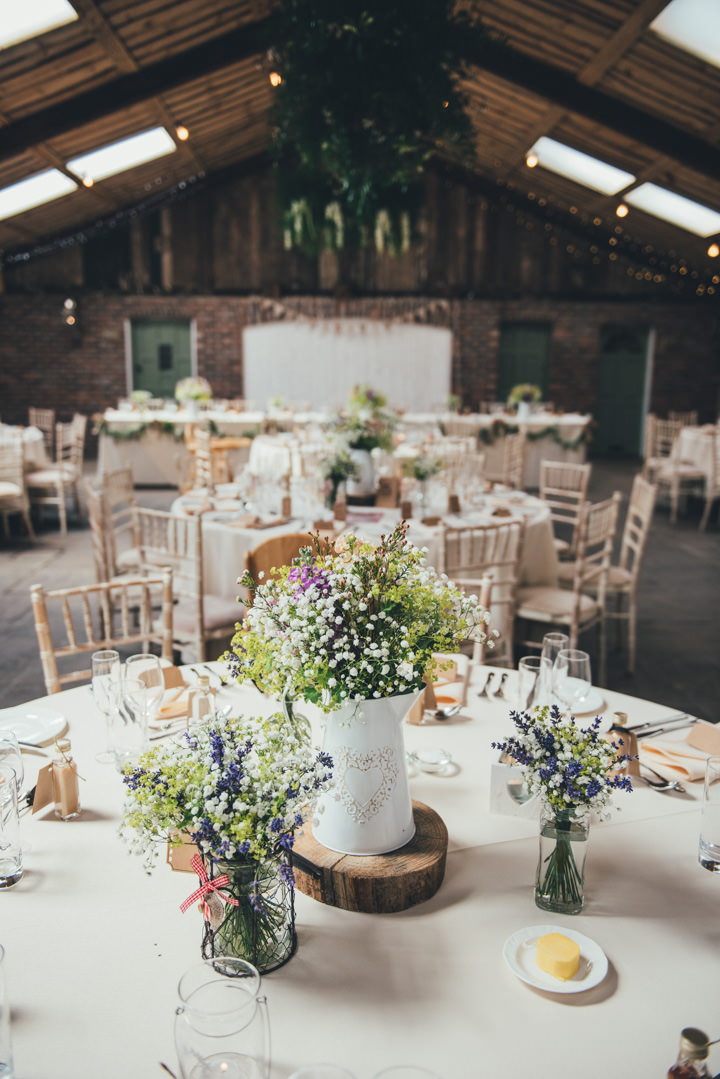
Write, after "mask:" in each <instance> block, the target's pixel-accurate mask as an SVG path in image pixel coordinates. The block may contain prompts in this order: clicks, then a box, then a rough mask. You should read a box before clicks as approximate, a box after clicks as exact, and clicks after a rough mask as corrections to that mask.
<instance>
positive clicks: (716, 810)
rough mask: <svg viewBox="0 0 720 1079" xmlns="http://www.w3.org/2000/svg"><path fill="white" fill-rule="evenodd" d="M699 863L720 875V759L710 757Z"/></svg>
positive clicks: (707, 765) (704, 797)
mask: <svg viewBox="0 0 720 1079" xmlns="http://www.w3.org/2000/svg"><path fill="white" fill-rule="evenodd" d="M698 861H699V862H700V865H701V866H702V867H703V869H709V870H710V872H711V873H720V757H708V759H707V763H706V765H705V787H704V788H703V804H702V818H701V820H700V846H699V850H698Z"/></svg>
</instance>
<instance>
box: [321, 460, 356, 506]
mask: <svg viewBox="0 0 720 1079" xmlns="http://www.w3.org/2000/svg"><path fill="white" fill-rule="evenodd" d="M358 475H359V470H358V466H357V464H356V463H355V461H353V459H352V457H351V456H350V454H349V453H348V452H347V450H340V451H339V452H338V453H336V454H335V456H334V457H329V458H328V459H327V460H325V461H324V462H323V478H324V479H325V480H327V481H328V483H327V492H326V495H325V505H326V506H328V507H329V508H330V509H332V507H333V506H334V505H335V502H336V500H337V496H338V489H339V488H340V485H341V484H343V483H345V482H346V481H347V480H349V479H354V478H357V476H358Z"/></svg>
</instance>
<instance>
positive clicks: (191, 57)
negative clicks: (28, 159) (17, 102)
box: [0, 17, 273, 160]
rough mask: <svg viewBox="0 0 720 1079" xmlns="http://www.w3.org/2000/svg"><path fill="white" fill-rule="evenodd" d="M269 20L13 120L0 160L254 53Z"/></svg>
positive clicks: (263, 44) (1, 134)
mask: <svg viewBox="0 0 720 1079" xmlns="http://www.w3.org/2000/svg"><path fill="white" fill-rule="evenodd" d="M272 23H273V20H272V18H271V17H269V18H266V19H260V20H258V21H257V22H254V23H249V24H247V25H246V26H241V27H238V29H236V30H233V31H231V32H229V33H225V34H223V35H222V36H221V37H218V38H214V39H213V40H211V41H206V42H203V44H202V45H197V46H196V47H195V48H193V49H188V50H187V51H186V52H183V53H180V54H178V55H176V56H171V57H169V58H168V59H166V60H161V61H159V62H158V63H156V64H152V65H150V66H149V67H145V68H141V69H140V70H139V71H134V72H129V73H127V74H125V75H120V76H119V77H118V78H117V79H113V81H112V82H108V83H104V84H103V85H101V86H97V87H95V88H93V89H92V90H88V91H87V92H85V93H82V94H77V95H76V96H75V97H72V98H69V99H68V100H67V101H61V102H60V103H59V104H57V105H51V106H49V108H46V109H42V110H41V111H39V112H36V113H33V114H31V115H30V116H25V117H22V118H21V119H19V120H14V121H13V122H12V123H10V124H8V125H7V126H6V127H4V128H2V129H0V159H3V160H4V159H7V158H9V157H14V156H15V155H17V154H20V153H23V152H24V151H25V150H28V149H30V148H31V147H32V146H36V145H37V144H38V143H40V142H45V141H46V140H47V139H49V138H52V137H53V136H56V135H62V134H66V133H67V132H69V131H73V130H74V129H75V128H78V127H82V126H83V125H84V124H88V123H92V122H93V121H95V120H100V119H102V117H103V116H107V115H108V114H110V113H113V112H119V111H120V110H122V109H127V108H128V107H129V106H131V105H137V104H140V103H141V102H146V101H149V100H151V99H152V98H156V97H158V96H159V95H161V94H163V93H165V92H166V91H168V90H172V89H174V88H175V87H177V86H182V85H183V84H185V83H189V82H192V81H193V80H194V79H200V78H203V77H206V76H207V75H211V74H212V73H213V72H215V71H217V70H218V69H220V68H224V67H228V66H230V65H232V64H237V63H239V62H240V61H242V60H246V59H247V58H248V57H250V56H255V55H257V54H258V53H260V52H263V51H264V50H265V49H266V48H267V44H268V41H269V40H270V38H269V33H270V28H271V26H272Z"/></svg>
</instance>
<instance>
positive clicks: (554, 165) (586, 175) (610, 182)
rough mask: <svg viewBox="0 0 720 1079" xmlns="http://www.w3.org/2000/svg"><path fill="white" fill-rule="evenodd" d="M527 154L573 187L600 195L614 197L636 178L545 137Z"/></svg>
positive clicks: (629, 173)
mask: <svg viewBox="0 0 720 1079" xmlns="http://www.w3.org/2000/svg"><path fill="white" fill-rule="evenodd" d="M530 155H533V156H534V157H536V158H537V164H538V165H541V166H542V168H544V169H548V170H549V171H550V172H555V173H557V174H558V175H559V176H566V177H567V178H568V179H569V180H574V181H575V183H576V184H582V186H583V187H589V188H590V189H591V190H592V191H599V192H601V194H603V195H616V194H617V193H618V191H622V189H623V188H624V187H627V186H628V184H631V183H632V182H633V181H634V179H635V177H634V176H633V174H632V173H631V172H624V171H623V170H622V169H616V168H615V166H614V165H608V164H607V162H605V161H599V160H598V158H596V157H589V155H588V154H583V153H581V151H580V150H573V149H572V147H571V146H565V145H564V144H563V143H562V142H556V141H555V139H550V138H548V137H547V135H542V136H541V137H540V138H539V139H538V140H537V142H536V143H535V145H534V146H533V147H532V148H531V149H530V150H528V154H527V156H528V157H529V156H530Z"/></svg>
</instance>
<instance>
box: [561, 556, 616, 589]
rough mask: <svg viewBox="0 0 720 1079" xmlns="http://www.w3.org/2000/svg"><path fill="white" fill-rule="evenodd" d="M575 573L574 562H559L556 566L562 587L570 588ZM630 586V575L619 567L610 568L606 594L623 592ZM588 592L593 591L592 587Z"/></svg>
mask: <svg viewBox="0 0 720 1079" xmlns="http://www.w3.org/2000/svg"><path fill="white" fill-rule="evenodd" d="M574 573H575V563H574V562H561V563H560V564H559V566H558V580H559V581H560V582H561V584H562V585H563V587H572V582H573V577H574ZM631 584H632V574H631V573H630V571H629V570H626V569H621V568H620V566H610V569H609V570H608V577H607V589H606V591H607V592H625V591H627V589H628V588H629V587H630V585H631ZM588 591H591V592H593V591H595V589H593V588H592V587H590V588H589V589H588Z"/></svg>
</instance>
